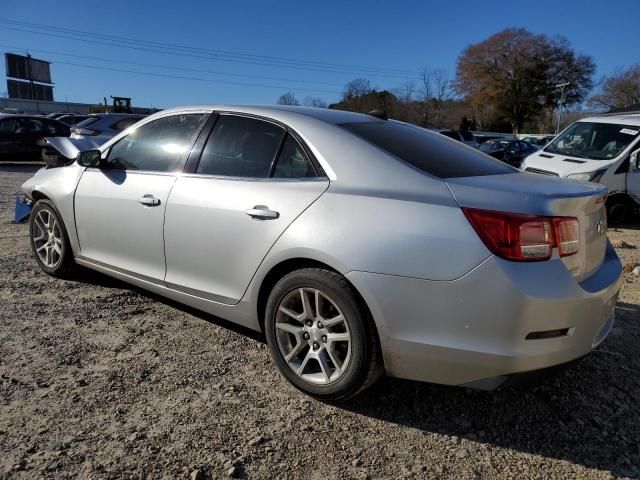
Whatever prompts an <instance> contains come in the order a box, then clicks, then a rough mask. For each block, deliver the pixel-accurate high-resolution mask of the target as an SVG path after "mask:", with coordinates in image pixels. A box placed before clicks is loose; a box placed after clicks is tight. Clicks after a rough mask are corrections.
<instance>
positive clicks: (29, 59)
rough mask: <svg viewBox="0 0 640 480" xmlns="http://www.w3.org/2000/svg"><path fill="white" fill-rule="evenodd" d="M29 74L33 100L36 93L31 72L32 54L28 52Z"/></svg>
mask: <svg viewBox="0 0 640 480" xmlns="http://www.w3.org/2000/svg"><path fill="white" fill-rule="evenodd" d="M27 76H28V77H29V83H30V84H31V86H30V92H31V100H35V98H36V95H35V91H34V88H35V87H34V86H33V73H32V72H31V54H30V53H27Z"/></svg>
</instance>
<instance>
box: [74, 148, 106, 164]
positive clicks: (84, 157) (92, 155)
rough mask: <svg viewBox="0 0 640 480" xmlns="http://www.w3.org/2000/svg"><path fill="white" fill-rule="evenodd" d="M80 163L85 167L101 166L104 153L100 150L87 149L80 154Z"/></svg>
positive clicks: (78, 159)
mask: <svg viewBox="0 0 640 480" xmlns="http://www.w3.org/2000/svg"><path fill="white" fill-rule="evenodd" d="M77 161H78V165H81V166H83V167H92V168H100V167H101V166H102V153H101V152H100V150H87V151H86V152H80V153H79V154H78V158H77Z"/></svg>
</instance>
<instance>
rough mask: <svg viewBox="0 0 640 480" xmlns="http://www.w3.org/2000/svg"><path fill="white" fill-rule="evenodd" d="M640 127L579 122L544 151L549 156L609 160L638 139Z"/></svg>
mask: <svg viewBox="0 0 640 480" xmlns="http://www.w3.org/2000/svg"><path fill="white" fill-rule="evenodd" d="M638 132H640V127H637V126H627V125H616V124H613V123H590V122H577V123H574V124H573V125H571V126H570V127H569V128H568V129H567V130H565V131H564V132H563V133H561V134H560V135H559V136H557V137H556V139H555V140H553V141H552V142H551V143H550V144H549V145H547V146H546V147H545V148H544V151H545V152H549V153H559V154H561V155H571V156H573V157H580V158H588V159H590V160H608V159H610V158H615V157H617V156H618V155H620V153H621V152H622V151H623V150H624V149H625V148H627V147H628V146H629V144H630V143H631V142H633V141H634V140H635V139H636V138H638Z"/></svg>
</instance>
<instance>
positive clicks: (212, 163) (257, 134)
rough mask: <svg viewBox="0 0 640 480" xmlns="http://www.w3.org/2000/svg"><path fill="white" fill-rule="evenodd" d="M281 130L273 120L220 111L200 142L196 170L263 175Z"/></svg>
mask: <svg viewBox="0 0 640 480" xmlns="http://www.w3.org/2000/svg"><path fill="white" fill-rule="evenodd" d="M284 133H285V132H284V130H283V129H282V128H280V127H279V126H277V125H274V124H273V123H269V122H265V121H262V120H258V119H255V118H248V117H240V116H235V115H222V116H220V118H219V119H218V120H217V121H216V124H215V126H214V127H213V131H212V132H211V135H210V136H209V139H208V140H207V143H206V145H205V146H204V149H203V151H202V156H201V157H200V162H199V163H198V167H197V169H196V173H200V174H204V175H221V176H228V177H249V178H266V177H268V176H269V171H270V169H271V164H272V162H273V160H274V158H275V156H276V153H277V151H278V147H280V143H281V142H282V137H283V135H284Z"/></svg>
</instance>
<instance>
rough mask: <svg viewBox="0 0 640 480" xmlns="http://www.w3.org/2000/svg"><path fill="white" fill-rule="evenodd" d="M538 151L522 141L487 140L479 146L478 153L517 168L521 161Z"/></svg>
mask: <svg viewBox="0 0 640 480" xmlns="http://www.w3.org/2000/svg"><path fill="white" fill-rule="evenodd" d="M537 150H538V149H537V148H536V147H534V146H533V145H531V144H530V143H527V142H523V141H522V140H489V141H488V142H484V143H482V144H480V151H481V152H484V153H486V154H488V155H491V156H492V157H494V158H497V159H498V160H502V161H503V162H505V163H508V164H509V165H512V166H514V167H516V168H517V167H519V166H520V164H521V163H522V161H523V160H524V159H525V158H526V157H528V156H529V155H531V154H532V153H533V152H536V151H537Z"/></svg>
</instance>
